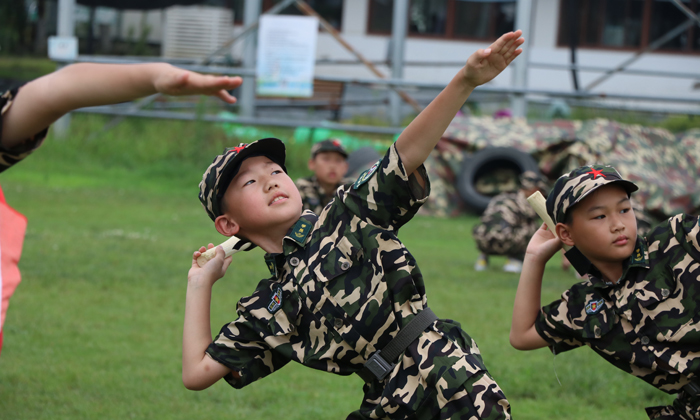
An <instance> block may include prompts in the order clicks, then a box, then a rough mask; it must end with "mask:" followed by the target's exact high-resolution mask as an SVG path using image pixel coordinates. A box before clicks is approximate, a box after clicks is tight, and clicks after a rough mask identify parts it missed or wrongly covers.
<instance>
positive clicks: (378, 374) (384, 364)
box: [357, 308, 438, 382]
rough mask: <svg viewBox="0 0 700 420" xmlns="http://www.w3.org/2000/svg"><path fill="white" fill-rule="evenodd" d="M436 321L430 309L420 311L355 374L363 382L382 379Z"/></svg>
mask: <svg viewBox="0 0 700 420" xmlns="http://www.w3.org/2000/svg"><path fill="white" fill-rule="evenodd" d="M437 319H438V317H437V316H436V315H435V314H434V313H433V311H432V310H430V308H425V309H423V310H422V311H420V312H419V313H418V315H416V316H415V317H414V318H413V319H412V320H411V322H409V323H408V324H406V326H405V327H403V328H401V330H399V333H398V334H396V337H394V338H393V339H392V340H391V341H390V342H389V344H387V345H386V347H384V348H383V349H382V350H377V351H376V352H375V353H374V354H373V355H372V357H370V358H369V359H368V360H367V362H366V363H365V366H364V367H363V368H362V369H361V370H360V371H359V372H357V374H358V375H359V376H360V378H362V379H363V380H364V381H365V382H372V381H373V380H375V379H378V380H380V381H381V380H382V379H384V378H385V377H386V376H387V375H388V374H389V372H391V371H392V370H393V369H394V366H395V364H394V361H395V360H396V359H397V358H398V357H399V355H400V354H401V353H403V352H404V350H406V348H408V345H409V344H411V343H412V342H413V341H414V340H415V339H416V338H418V337H420V335H421V334H422V333H423V331H425V329H426V328H428V327H429V326H430V324H432V323H433V322H434V321H435V320H437Z"/></svg>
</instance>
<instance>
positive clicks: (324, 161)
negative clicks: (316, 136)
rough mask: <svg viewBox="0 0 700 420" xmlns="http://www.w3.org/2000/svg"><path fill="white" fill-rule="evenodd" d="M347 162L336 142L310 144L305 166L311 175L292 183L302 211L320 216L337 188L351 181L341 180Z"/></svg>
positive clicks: (345, 154)
mask: <svg viewBox="0 0 700 420" xmlns="http://www.w3.org/2000/svg"><path fill="white" fill-rule="evenodd" d="M347 159H348V152H347V151H345V148H344V147H343V144H342V143H341V142H340V140H339V139H328V140H323V141H321V142H318V143H316V144H314V145H313V147H312V148H311V158H310V159H309V163H308V166H309V170H310V171H311V172H313V173H314V174H313V175H312V176H310V177H307V178H299V179H297V180H296V182H295V184H296V186H297V189H299V193H300V194H301V202H302V205H303V208H304V210H311V211H312V212H314V213H316V214H320V213H321V210H323V208H324V207H326V204H328V203H330V201H331V200H332V199H333V195H334V193H335V190H337V189H338V187H340V186H341V185H342V184H347V183H350V182H353V181H354V179H346V178H345V174H346V172H347V171H348V161H347Z"/></svg>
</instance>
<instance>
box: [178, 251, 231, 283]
mask: <svg viewBox="0 0 700 420" xmlns="http://www.w3.org/2000/svg"><path fill="white" fill-rule="evenodd" d="M208 248H209V249H211V248H214V244H209V246H208ZM206 250H207V247H201V248H199V250H198V251H195V252H194V254H193V255H192V267H190V271H189V273H187V280H188V281H190V282H192V281H198V280H199V281H206V282H210V284H214V283H215V282H216V281H217V280H219V279H220V278H222V277H223V276H224V274H226V269H227V268H228V266H229V265H230V264H231V256H229V257H225V253H224V249H223V248H222V247H221V246H218V247H216V255H215V256H214V258H212V259H211V260H209V261H207V263H206V264H204V267H200V266H199V264H198V263H197V258H199V257H200V256H201V255H202V254H203V253H204V252H205V251H206Z"/></svg>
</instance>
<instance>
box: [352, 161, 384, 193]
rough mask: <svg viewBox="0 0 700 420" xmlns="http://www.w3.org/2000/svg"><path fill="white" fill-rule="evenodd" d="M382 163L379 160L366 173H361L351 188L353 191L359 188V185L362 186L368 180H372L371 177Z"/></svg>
mask: <svg viewBox="0 0 700 420" xmlns="http://www.w3.org/2000/svg"><path fill="white" fill-rule="evenodd" d="M380 163H382V161H381V160H378V161H377V163H375V164H374V165H372V166H371V167H370V168H369V169H367V170H366V171H364V172H362V173H361V174H360V176H359V177H357V181H355V184H354V185H353V186H352V187H353V188H354V189H358V188H360V185H362V184H364V183H365V182H367V181H369V180H370V178H372V175H373V174H374V173H375V172H377V169H378V168H379V164H380Z"/></svg>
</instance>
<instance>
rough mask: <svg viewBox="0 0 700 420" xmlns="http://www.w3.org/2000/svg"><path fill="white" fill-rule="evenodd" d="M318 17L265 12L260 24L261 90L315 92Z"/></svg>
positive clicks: (263, 93) (264, 92)
mask: <svg viewBox="0 0 700 420" xmlns="http://www.w3.org/2000/svg"><path fill="white" fill-rule="evenodd" d="M317 38H318V19H317V18H315V17H311V16H279V15H263V16H261V17H260V27H259V28H258V51H257V67H256V78H257V90H256V91H257V94H258V95H259V96H288V97H310V96H312V95H313V81H314V65H315V62H316V40H317Z"/></svg>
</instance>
